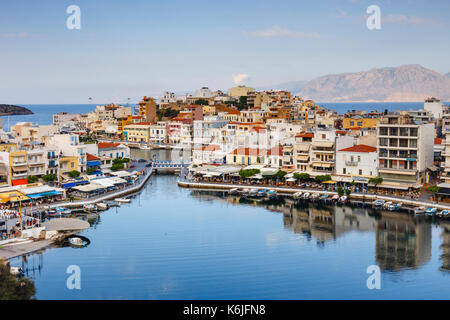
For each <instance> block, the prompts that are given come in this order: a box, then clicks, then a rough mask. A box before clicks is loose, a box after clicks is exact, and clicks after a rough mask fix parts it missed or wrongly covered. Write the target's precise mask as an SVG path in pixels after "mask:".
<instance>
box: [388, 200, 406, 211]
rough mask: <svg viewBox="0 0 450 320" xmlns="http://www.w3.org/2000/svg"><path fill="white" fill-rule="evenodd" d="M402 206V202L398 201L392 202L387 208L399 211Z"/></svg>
mask: <svg viewBox="0 0 450 320" xmlns="http://www.w3.org/2000/svg"><path fill="white" fill-rule="evenodd" d="M401 207H402V204H401V203H400V202H398V203H393V202H390V203H389V204H388V205H387V206H386V209H387V210H389V211H398V210H400V208H401Z"/></svg>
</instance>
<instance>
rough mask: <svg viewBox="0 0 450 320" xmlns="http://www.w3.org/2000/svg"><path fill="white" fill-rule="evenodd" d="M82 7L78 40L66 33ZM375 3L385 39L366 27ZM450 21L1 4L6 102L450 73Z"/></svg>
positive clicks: (427, 5)
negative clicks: (387, 70) (335, 76)
mask: <svg viewBox="0 0 450 320" xmlns="http://www.w3.org/2000/svg"><path fill="white" fill-rule="evenodd" d="M72 4H75V5H78V6H79V7H80V9H81V29H80V30H68V29H67V28H66V20H67V18H68V17H69V14H67V13H66V8H67V7H68V6H69V5H72ZM369 5H378V6H379V7H380V9H381V27H382V28H381V30H372V31H371V30H368V29H367V27H366V17H367V14H366V9H367V7H368V6H369ZM449 13H450V1H447V0H441V1H439V0H434V1H426V0H409V1H408V0H404V1H402V0H391V1H388V0H384V1H382V0H380V1H372V0H371V1H364V0H323V1H301V0H294V1H291V0H289V1H283V0H278V1H262V0H260V1H245V0H244V1H235V0H229V1H179V0H172V1H164V2H163V1H150V0H139V1H137V0H134V1H125V0H122V1H119V0H71V1H65V0H40V1H31V0H30V1H25V0H2V1H1V2H0V47H1V50H0V61H1V64H0V66H1V69H0V70H1V78H0V100H1V101H0V103H16V104H31V103H88V97H92V98H93V103H106V102H119V103H123V102H126V100H127V98H128V97H129V98H131V99H132V101H135V100H137V99H138V98H139V97H141V96H143V95H159V94H161V93H162V92H163V91H164V90H170V91H184V90H194V89H196V88H198V87H200V86H209V87H210V88H213V89H223V90H226V89H228V88H230V87H232V86H233V85H234V84H235V80H236V79H241V80H242V79H244V80H242V82H241V83H243V84H247V85H251V86H266V85H267V86H268V85H275V84H278V83H283V82H288V81H296V80H310V79H312V78H314V77H317V76H321V75H325V74H330V73H340V72H355V71H362V70H368V69H371V68H375V67H386V66H399V65H403V64H421V65H423V66H424V67H427V68H430V69H433V70H435V71H437V72H440V73H447V72H450V59H448V52H450V43H449V42H450V41H449V39H450V23H449V21H448V16H449ZM233 75H234V76H235V77H233Z"/></svg>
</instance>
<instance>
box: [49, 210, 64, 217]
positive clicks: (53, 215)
mask: <svg viewBox="0 0 450 320" xmlns="http://www.w3.org/2000/svg"><path fill="white" fill-rule="evenodd" d="M47 215H48V216H49V217H58V216H60V215H61V212H59V211H57V210H55V209H50V210H48V211H47Z"/></svg>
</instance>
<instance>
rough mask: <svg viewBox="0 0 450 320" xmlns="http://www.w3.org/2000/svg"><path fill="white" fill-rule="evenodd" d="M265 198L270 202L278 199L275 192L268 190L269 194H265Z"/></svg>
mask: <svg viewBox="0 0 450 320" xmlns="http://www.w3.org/2000/svg"><path fill="white" fill-rule="evenodd" d="M267 197H268V198H269V199H271V200H273V199H278V194H277V192H276V191H275V190H269V192H267Z"/></svg>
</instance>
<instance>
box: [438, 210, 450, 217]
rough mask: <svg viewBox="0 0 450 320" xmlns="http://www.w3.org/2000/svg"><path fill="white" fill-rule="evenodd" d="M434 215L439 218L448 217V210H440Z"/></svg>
mask: <svg viewBox="0 0 450 320" xmlns="http://www.w3.org/2000/svg"><path fill="white" fill-rule="evenodd" d="M436 215H437V216H439V217H441V218H446V217H448V216H449V215H450V210H442V211H440V212H438V213H436Z"/></svg>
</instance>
